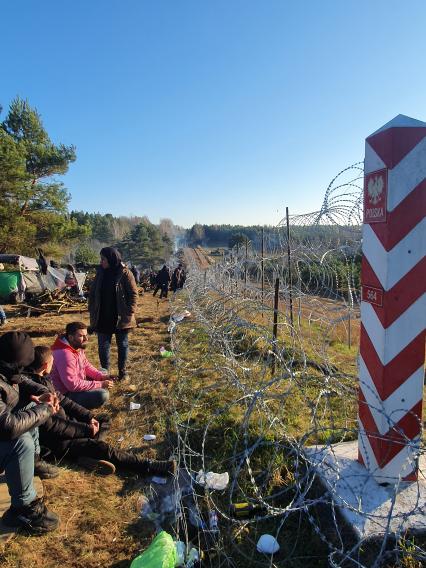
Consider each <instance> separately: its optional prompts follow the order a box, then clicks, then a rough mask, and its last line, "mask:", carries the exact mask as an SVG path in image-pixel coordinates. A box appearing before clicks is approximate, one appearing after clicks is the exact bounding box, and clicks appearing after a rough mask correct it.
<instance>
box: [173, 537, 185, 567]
mask: <svg viewBox="0 0 426 568" xmlns="http://www.w3.org/2000/svg"><path fill="white" fill-rule="evenodd" d="M175 549H176V564H175V566H183V565H184V564H185V556H186V545H185V543H184V542H182V541H181V540H177V541H176V542H175Z"/></svg>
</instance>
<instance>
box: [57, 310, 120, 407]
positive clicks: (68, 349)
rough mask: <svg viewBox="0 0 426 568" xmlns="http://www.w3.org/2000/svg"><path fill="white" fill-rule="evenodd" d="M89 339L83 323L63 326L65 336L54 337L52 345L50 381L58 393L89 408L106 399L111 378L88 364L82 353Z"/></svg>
mask: <svg viewBox="0 0 426 568" xmlns="http://www.w3.org/2000/svg"><path fill="white" fill-rule="evenodd" d="M88 340H89V337H88V334H87V325H86V324H85V323H82V322H78V321H74V322H72V323H69V324H68V325H67V326H66V328H65V335H62V336H59V337H57V338H56V341H55V343H54V344H53V346H52V351H53V359H54V364H53V370H52V382H53V384H54V385H55V388H56V390H57V391H58V392H60V393H61V394H66V395H67V396H68V398H71V399H72V400H73V401H74V402H77V403H78V404H81V406H84V407H86V408H88V409H91V408H98V407H100V406H102V405H103V404H105V402H107V401H108V400H109V392H108V389H110V388H112V386H113V384H114V383H113V379H114V377H111V376H109V375H107V374H105V373H104V372H103V371H98V369H96V368H95V367H94V366H93V365H91V364H90V363H89V361H88V359H87V357H86V354H85V352H84V350H85V349H86V347H87V344H88Z"/></svg>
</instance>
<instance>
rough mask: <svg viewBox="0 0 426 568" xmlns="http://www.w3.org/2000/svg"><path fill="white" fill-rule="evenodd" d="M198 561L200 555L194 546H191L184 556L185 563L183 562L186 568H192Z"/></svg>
mask: <svg viewBox="0 0 426 568" xmlns="http://www.w3.org/2000/svg"><path fill="white" fill-rule="evenodd" d="M199 561H200V555H199V553H198V550H197V549H196V548H191V550H190V551H189V554H188V556H187V558H186V564H185V566H186V568H192V567H193V566H195V565H196V563H197V562H199Z"/></svg>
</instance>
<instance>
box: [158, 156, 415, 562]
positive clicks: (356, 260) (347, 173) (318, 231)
mask: <svg viewBox="0 0 426 568" xmlns="http://www.w3.org/2000/svg"><path fill="white" fill-rule="evenodd" d="M362 179H363V169H362V164H360V163H358V164H354V165H353V166H351V167H349V168H346V169H345V170H343V171H342V172H340V174H339V175H338V176H336V178H334V180H333V181H332V182H331V184H330V185H329V187H328V188H327V191H326V193H325V198H324V202H323V205H322V207H321V209H320V211H317V212H313V213H310V214H308V215H296V216H289V217H288V226H287V218H285V219H283V221H282V222H281V223H280V224H279V225H278V226H277V227H276V229H275V230H274V231H268V236H267V237H266V238H264V239H262V243H261V244H260V246H259V243H257V244H256V245H255V244H254V243H250V242H245V243H242V244H240V246H238V247H234V249H233V250H232V251H231V252H230V253H228V254H226V255H225V254H224V255H223V256H222V257H221V258H219V259H218V262H216V263H215V264H211V265H210V267H209V268H208V269H207V270H200V269H199V267H198V265H197V264H196V263H194V264H193V265H192V266H190V267H189V276H188V279H187V282H186V287H185V290H184V291H183V292H180V293H178V294H176V295H175V296H174V298H173V300H172V309H173V312H174V317H172V320H171V325H170V327H169V331H170V333H171V342H172V350H173V353H174V362H175V366H176V367H175V368H176V374H177V379H178V380H177V387H176V389H175V392H174V394H173V397H172V398H171V405H172V406H173V410H174V427H175V429H176V433H177V447H176V455H177V457H178V460H179V465H180V468H181V476H182V475H185V476H186V477H185V479H186V482H188V480H193V479H195V477H196V474H197V473H198V472H199V470H202V471H204V472H210V471H211V472H217V473H224V472H227V473H228V474H229V483H228V484H227V485H226V488H224V489H220V490H214V489H212V488H209V487H208V484H206V485H205V486H204V488H202V487H201V485H200V484H195V486H194V484H193V483H192V482H191V481H189V485H190V486H191V489H190V490H188V491H180V493H179V496H178V497H179V498H178V501H177V502H178V508H179V511H180V514H179V515H177V516H176V518H177V521H176V525H175V530H176V534H177V535H178V536H179V537H180V538H184V539H187V540H189V539H193V538H194V531H195V533H196V537H197V538H198V539H199V541H200V546H201V547H204V548H205V549H206V551H207V553H206V558H205V560H204V563H205V564H204V565H210V566H245V567H247V566H295V567H298V566H304V567H305V568H306V567H311V566H312V567H314V566H315V567H317V566H329V565H330V566H336V567H337V566H339V567H343V566H359V567H362V566H374V567H376V566H377V567H378V566H397V565H399V566H413V567H414V566H422V565H424V564H423V563H424V562H426V556H425V551H424V545H425V542H424V541H422V540H421V537H419V538H417V537H416V538H412V537H409V536H408V535H407V528H408V526H409V523H410V521H412V520H413V519H414V518H419V519H420V520H421V518H422V516H424V513H425V510H424V509H425V503H424V501H423V502H422V501H421V499H422V495H423V496H424V493H422V492H421V488H420V484H421V483H424V471H422V469H421V467H420V472H419V480H420V481H419V482H417V483H412V484H410V489H409V491H410V492H411V493H410V495H411V501H407V503H412V506H411V505H408V504H407V505H406V507H405V509H404V513H396V508H395V506H396V503H397V501H398V500H399V499H400V493H401V487H402V485H401V484H399V483H397V484H396V485H389V486H387V487H386V489H384V491H386V494H387V497H388V501H387V503H388V504H387V505H386V504H382V505H383V506H382V507H377V506H374V507H373V506H372V502H371V499H370V500H369V499H368V498H367V492H366V489H367V486H368V484H369V483H370V482H371V479H370V478H369V476H368V474H366V475H365V476H364V477H362V476H361V477H360V478H359V483H358V488H359V491H357V492H353V491H352V493H351V492H348V491H347V492H346V493H345V492H344V491H343V495H344V496H343V497H342V479H343V478H344V470H345V468H346V465H347V464H346V463H345V461H344V460H343V461H342V460H340V461H339V459H335V460H333V459H332V458H333V455H334V451H335V448H336V444H340V443H341V442H349V443H351V442H352V446H353V445H354V444H355V445H356V444H357V442H356V440H357V436H358V424H357V410H358V384H359V381H358V374H357V367H356V359H357V353H358V342H359V327H360V325H359V303H360V260H361V213H362V181H361V180H362ZM288 229H289V230H288ZM289 237H290V238H289ZM198 254H203V253H202V250H199V251H198ZM184 308H187V309H188V310H189V311H190V312H191V314H192V317H191V319H182V318H180V319H179V317H177V316H178V314H179V313H180V312H182V310H183V309H184ZM375 411H377V412H379V413H380V412H382V413H383V412H384V411H383V408H382V406H381V403H380V401H377V408H376V409H375ZM386 418H387V420H388V423H389V426H390V427H395V426H396V424H395V421H394V420H393V417H392V416H386ZM401 436H402V438H403V433H401ZM422 439H423V438H422ZM402 443H410V441H409V440H406V439H404V438H403V439H402ZM317 448H323V449H324V448H325V449H326V450H328V451H326V452H324V453H322V454H321V453H320V454H318V450H317ZM319 455H320V457H319V458H318V456H319ZM423 455H424V442H423V441H422V442H421V447H420V453H419V458H422V456H423ZM330 456H331V458H330ZM421 463H422V462H421ZM319 464H320V465H321V466H322V467H326V468H327V469H328V471H329V482H328V485H327V488H326V489H327V490H324V488H323V486H321V485H320V484H319V483H318V470H319ZM330 472H331V473H330ZM343 484H344V481H343ZM181 485H182V483H180V486H181ZM181 489H182V487H181ZM416 495H417V499H416ZM373 501H374V499H373ZM375 505H377V503H375ZM343 509H344V510H345V512H346V513H347V514H346V517H351V515H352V517H353V518H354V519H356V523H355V524H357V526H359V527H360V529H359V533H358V535H356V534H354V533H353V531H352V530H349V529H348V525H347V524H346V523H345V522H343V519H342V516H341V511H342V510H343ZM185 510H186V511H189V522H188V520H187V519H188V515H184V514H183V512H184V511H185ZM212 512H215V514H216V515H217V518H218V523H217V526H216V525H215V524H214V523H213V527H212V523H211V522H210V525H209V519H210V521H211V519H212V518H213V519H214V518H215V514H213V513H212ZM181 513H182V514H181ZM262 534H270V535H272V536H273V537H274V538H275V539H276V542H277V543H278V546H279V550H278V551H277V552H276V553H275V554H274V555H273V556H271V555H269V554H267V553H265V552H259V550H258V539H259V537H260V536H261V535H262ZM182 535H183V536H182ZM375 535H376V536H377V535H381V536H380V538H379V539H378V540H377V539H376V540H374V538H373V539H372V540H371V536H373V537H374V536H375ZM201 542H202V543H203V544H201ZM367 544H368V546H367Z"/></svg>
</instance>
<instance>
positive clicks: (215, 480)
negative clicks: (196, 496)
mask: <svg viewBox="0 0 426 568" xmlns="http://www.w3.org/2000/svg"><path fill="white" fill-rule="evenodd" d="M196 481H197V483H199V484H200V485H205V486H206V487H208V488H209V489H217V490H218V491H221V490H222V489H226V487H227V486H228V483H229V474H228V472H227V471H225V473H215V472H214V471H209V472H208V473H204V472H203V470H202V469H200V471H199V472H198V474H197V477H196Z"/></svg>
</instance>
